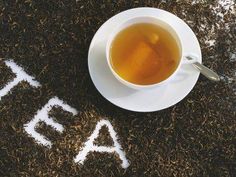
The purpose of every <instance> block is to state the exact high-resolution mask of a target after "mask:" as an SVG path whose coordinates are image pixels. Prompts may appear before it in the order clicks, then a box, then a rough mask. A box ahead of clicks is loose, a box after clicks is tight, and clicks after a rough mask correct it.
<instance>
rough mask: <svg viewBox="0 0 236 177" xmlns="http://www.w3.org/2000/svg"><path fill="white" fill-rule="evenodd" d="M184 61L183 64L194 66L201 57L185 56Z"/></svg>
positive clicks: (194, 55)
mask: <svg viewBox="0 0 236 177" xmlns="http://www.w3.org/2000/svg"><path fill="white" fill-rule="evenodd" d="M183 56H184V57H183V60H182V64H193V63H196V62H198V60H197V59H198V58H199V56H197V55H196V54H192V53H190V54H184V55H183Z"/></svg>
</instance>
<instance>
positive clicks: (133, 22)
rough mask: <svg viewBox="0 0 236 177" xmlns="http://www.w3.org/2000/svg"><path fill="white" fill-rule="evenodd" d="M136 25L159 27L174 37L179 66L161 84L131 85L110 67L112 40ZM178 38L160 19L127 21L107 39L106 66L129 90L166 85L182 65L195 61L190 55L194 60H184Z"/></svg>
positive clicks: (137, 18) (139, 18)
mask: <svg viewBox="0 0 236 177" xmlns="http://www.w3.org/2000/svg"><path fill="white" fill-rule="evenodd" d="M138 23H150V24H154V25H158V26H161V27H162V28H164V29H165V30H166V31H168V32H169V33H170V34H171V35H172V36H173V37H174V39H175V41H176V43H177V44H178V46H179V50H180V58H179V64H178V66H177V68H176V70H175V71H174V72H173V73H172V74H171V75H170V76H169V77H168V78H166V79H165V80H163V81H161V82H157V83H155V84H150V85H138V84H134V83H131V82H129V81H127V80H125V79H123V78H122V77H120V76H119V75H118V74H117V73H116V71H114V69H113V67H112V65H111V61H110V60H111V59H110V49H111V44H112V42H113V40H114V39H115V38H116V36H117V34H118V33H119V32H120V31H122V30H123V29H125V28H127V27H129V26H131V25H134V24H138ZM179 36H180V35H179V34H178V33H177V32H176V31H175V29H174V28H173V27H172V26H171V25H170V24H168V23H166V22H165V21H163V20H161V19H160V18H156V17H151V16H142V17H135V18H131V19H128V20H127V21H125V22H123V23H122V24H121V25H120V26H119V27H118V28H116V29H115V30H114V31H113V32H112V33H111V35H110V36H109V38H108V41H107V44H106V59H107V63H108V66H109V68H110V70H111V72H112V73H113V75H114V76H115V78H116V79H117V80H118V81H120V82H121V83H122V84H124V85H126V86H128V87H130V88H133V89H138V90H141V89H149V88H153V87H156V86H159V85H162V84H166V83H168V82H169V81H170V80H171V79H172V78H173V77H174V76H175V75H176V73H178V71H179V68H180V66H181V65H182V64H184V63H193V62H194V61H195V59H196V57H195V56H194V55H193V54H191V55H192V58H194V60H191V61H189V60H187V59H186V58H185V56H186V54H183V48H182V42H181V39H180V37H179ZM188 55H189V54H188Z"/></svg>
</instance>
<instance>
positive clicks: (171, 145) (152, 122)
mask: <svg viewBox="0 0 236 177" xmlns="http://www.w3.org/2000/svg"><path fill="white" fill-rule="evenodd" d="M232 2H233V1H232ZM139 6H151V7H158V8H162V9H165V10H168V11H170V12H172V13H174V14H176V15H177V16H179V17H180V18H182V19H184V20H185V21H186V23H188V24H189V26H190V27H191V28H192V29H193V31H194V32H195V33H196V35H197V37H198V39H199V42H200V45H201V48H202V53H203V63H204V64H205V65H206V66H208V67H210V68H212V69H214V70H215V71H217V72H218V73H219V74H220V75H221V79H222V80H221V82H219V83H212V82H210V81H208V80H207V79H205V78H203V77H202V76H200V78H199V81H198V82H197V84H196V86H195V87H194V89H193V90H192V92H191V93H190V94H189V95H188V96H187V97H186V98H185V99H184V100H183V101H181V102H180V103H178V104H177V105H175V106H173V107H171V108H168V109H166V110H163V111H159V112H155V113H134V112H129V111H125V110H122V109H120V108H117V107H115V106H114V105H112V104H111V103H109V102H107V101H106V100H105V99H104V98H103V97H102V96H101V95H100V94H99V93H98V91H97V90H96V89H95V87H94V85H93V83H92V81H91V79H90V77H89V74H88V68H87V52H88V47H89V44H90V41H91V39H92V37H93V35H94V33H95V32H96V30H97V29H98V28H99V26H101V25H102V24H103V23H104V22H105V21H106V20H107V19H109V18H110V17H111V16H113V15H115V14H117V13H118V12H120V11H123V10H126V9H129V8H133V7H139ZM233 8H234V6H231V7H230V8H229V10H227V8H225V7H222V6H221V5H219V4H218V3H217V1H198V2H195V3H191V1H169V0H166V1H148V0H147V1H138V0H137V1H125V0H121V1H117V2H113V1H95V0H94V1H80V0H78V1H77V2H76V1H72V0H70V1H61V0H59V1H44V0H42V1H30V0H25V1H11V0H5V1H3V0H1V1H0V22H1V26H0V57H3V58H13V59H14V61H15V62H16V63H17V64H19V65H21V66H22V67H23V68H24V69H25V71H27V73H29V74H30V75H32V76H35V78H36V79H37V80H38V81H40V83H41V84H42V87H40V88H38V89H35V88H32V87H30V86H29V84H28V83H26V82H22V83H21V84H19V85H17V87H15V88H14V89H13V90H12V92H11V93H10V94H8V95H7V96H4V97H3V98H2V99H1V101H0V176H86V177H88V176H129V177H130V176H161V177H168V176H186V177H187V176H210V177H224V176H232V177H233V176H236V108H235V105H236V102H235V100H236V87H235V84H236V83H235V77H236V76H235V72H236V69H235V68H236V60H235V53H236V42H235V41H236V36H235V35H236V24H235V21H236V16H235V11H234V12H233ZM217 12H218V13H223V17H221V16H220V15H219V14H217ZM209 40H215V43H214V44H213V45H211V43H210V42H208V41H209ZM0 74H1V75H0V89H1V88H3V87H4V85H5V84H6V83H7V82H9V81H10V80H11V79H12V78H14V75H13V74H12V73H11V71H10V70H9V69H8V68H7V67H6V66H5V65H4V63H3V61H0ZM55 95H56V96H58V97H59V98H60V99H62V100H64V101H66V102H67V103H68V104H70V105H71V106H73V107H75V108H76V109H78V110H79V114H78V115H77V116H72V115H71V114H68V113H67V112H64V111H62V110H61V109H60V108H55V109H53V110H52V111H51V114H52V115H54V116H55V117H56V120H57V121H58V122H59V123H61V124H62V125H63V126H64V128H65V131H64V132H63V133H62V134H58V132H56V131H54V130H53V129H52V128H51V127H48V126H47V125H45V124H43V123H42V124H40V125H39V127H38V129H37V130H38V131H39V132H41V133H42V134H44V135H46V136H47V137H49V139H50V140H52V142H53V146H52V148H51V149H47V148H45V147H43V146H41V145H38V144H36V143H35V142H34V140H33V139H32V138H31V137H29V136H28V135H27V134H26V133H25V131H24V129H23V125H24V124H25V123H27V122H28V121H30V120H31V119H32V118H33V116H34V115H35V114H36V111H37V110H38V109H39V108H41V107H42V106H44V105H45V104H46V103H47V101H48V100H49V99H50V98H51V97H52V96H55ZM102 118H106V119H108V120H109V121H110V122H111V124H112V125H113V126H114V129H115V131H116V132H117V134H118V136H119V142H120V143H121V145H122V147H123V148H124V151H125V152H126V155H127V158H128V159H129V161H130V162H131V165H130V167H129V168H128V169H127V170H124V169H122V168H121V166H120V160H119V158H117V156H116V155H112V154H109V155H108V154H100V153H90V154H89V156H88V158H87V160H86V161H85V163H84V165H83V166H79V165H78V164H75V163H74V161H73V159H74V157H75V156H76V155H77V154H78V152H79V150H80V148H81V147H82V145H83V143H84V142H85V141H86V139H87V138H88V136H89V135H90V134H91V133H92V131H93V130H94V128H95V125H96V123H97V121H98V120H100V119H102ZM96 142H97V144H109V143H110V139H109V137H107V133H106V129H105V130H103V131H102V133H101V134H100V138H98V139H97V140H96Z"/></svg>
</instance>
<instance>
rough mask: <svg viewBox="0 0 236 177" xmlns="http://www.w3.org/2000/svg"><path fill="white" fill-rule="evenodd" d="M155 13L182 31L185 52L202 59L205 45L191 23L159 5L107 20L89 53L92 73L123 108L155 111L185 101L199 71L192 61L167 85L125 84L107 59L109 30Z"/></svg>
mask: <svg viewBox="0 0 236 177" xmlns="http://www.w3.org/2000/svg"><path fill="white" fill-rule="evenodd" d="M138 16H154V17H159V18H161V19H163V20H164V21H166V22H168V23H169V24H170V25H171V26H172V27H174V28H175V30H176V32H177V33H179V34H180V38H181V40H182V44H183V52H184V53H194V54H196V55H198V56H199V57H198V61H199V62H200V63H201V60H202V59H201V58H202V55H201V49H200V46H199V43H198V40H197V38H196V36H195V34H194V33H193V31H192V30H191V29H190V27H189V26H188V25H187V24H186V23H185V22H184V21H183V20H181V19H180V18H178V17H176V16H175V15H173V14H171V13H169V12H167V11H164V10H160V9H156V8H146V7H145V8H135V9H130V10H127V11H124V12H121V13H119V14H117V15H115V16H113V17H112V18H110V19H109V20H107V21H106V22H105V23H104V24H103V25H102V26H101V27H100V28H99V30H98V31H97V32H96V34H95V35H94V37H93V40H92V42H91V44H90V48H89V53H88V66H89V73H90V76H91V78H92V81H93V83H94V85H95V87H96V88H97V90H98V91H99V92H100V93H101V94H102V95H103V96H104V97H105V98H106V99H107V100H108V101H110V102H111V103H113V104H115V105H116V106H119V107H121V108H124V109H127V110H131V111H137V112H152V111H158V110H162V109H165V108H168V107H170V106H172V105H174V104H176V103H178V102H179V101H181V100H182V99H183V98H184V97H185V96H187V95H188V93H189V92H190V91H191V90H192V89H193V87H194V85H195V84H196V82H197V80H198V76H199V72H198V71H197V70H196V69H194V68H193V66H191V65H182V66H181V68H180V70H179V72H178V73H177V74H176V76H175V78H174V79H173V80H171V81H170V82H169V83H168V84H166V85H164V86H159V87H156V88H154V89H151V90H144V91H138V90H133V89H131V88H128V87H126V86H124V85H123V84H121V83H120V82H119V81H118V80H117V79H116V78H115V77H114V76H113V75H112V73H111V71H110V70H109V68H108V65H107V63H106V55H105V52H106V41H107V39H108V36H109V34H110V33H111V32H112V31H113V30H114V29H115V28H116V27H117V26H119V25H120V23H122V22H123V21H126V20H127V19H128V18H132V17H138Z"/></svg>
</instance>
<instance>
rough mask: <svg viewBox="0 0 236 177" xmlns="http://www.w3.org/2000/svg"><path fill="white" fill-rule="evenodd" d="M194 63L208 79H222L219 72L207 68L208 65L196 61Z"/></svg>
mask: <svg viewBox="0 0 236 177" xmlns="http://www.w3.org/2000/svg"><path fill="white" fill-rule="evenodd" d="M192 65H193V66H194V67H195V68H197V69H198V70H199V71H200V72H201V74H203V75H204V76H205V77H207V78H208V79H210V80H212V81H220V77H219V75H218V74H217V73H215V72H214V71H212V70H211V69H209V68H207V67H206V66H204V65H202V64H201V63H199V62H194V63H192Z"/></svg>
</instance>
